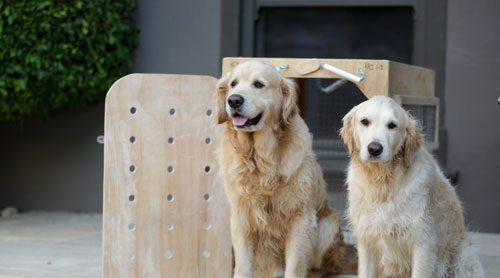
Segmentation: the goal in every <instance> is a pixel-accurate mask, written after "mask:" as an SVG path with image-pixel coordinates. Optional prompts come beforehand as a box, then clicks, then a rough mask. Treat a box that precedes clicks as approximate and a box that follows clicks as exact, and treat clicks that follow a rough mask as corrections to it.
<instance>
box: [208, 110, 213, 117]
mask: <svg viewBox="0 0 500 278" xmlns="http://www.w3.org/2000/svg"><path fill="white" fill-rule="evenodd" d="M207 116H209V117H210V116H212V109H207Z"/></svg>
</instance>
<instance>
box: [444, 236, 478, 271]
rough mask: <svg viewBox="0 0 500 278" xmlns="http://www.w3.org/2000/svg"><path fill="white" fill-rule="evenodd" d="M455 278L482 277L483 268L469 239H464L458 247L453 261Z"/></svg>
mask: <svg viewBox="0 0 500 278" xmlns="http://www.w3.org/2000/svg"><path fill="white" fill-rule="evenodd" d="M454 274H455V275H454V276H452V277H456V278H483V277H484V270H483V266H482V265H481V262H480V261H479V255H478V254H477V249H476V248H475V247H474V246H473V245H472V243H471V242H470V240H469V239H466V240H465V241H464V242H463V243H462V246H461V248H460V251H459V253H458V255H457V259H456V262H455V273H454Z"/></svg>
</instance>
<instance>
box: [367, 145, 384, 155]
mask: <svg viewBox="0 0 500 278" xmlns="http://www.w3.org/2000/svg"><path fill="white" fill-rule="evenodd" d="M383 150H384V147H382V145H381V144H380V143H377V142H371V143H370V144H368V153H369V154H371V155H373V156H378V155H379V154H381V153H382V151H383Z"/></svg>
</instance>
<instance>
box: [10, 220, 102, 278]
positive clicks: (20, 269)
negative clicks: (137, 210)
mask: <svg viewBox="0 0 500 278" xmlns="http://www.w3.org/2000/svg"><path fill="white" fill-rule="evenodd" d="M101 229H102V215H101V214H77V213H59V212H56V213H54V212H51V213H47V212H29V213H24V214H18V215H15V216H13V217H12V218H7V219H5V218H0V277H2V278H3V277H47V278H49V277H50V278H59V277H60V278H68V277H75V278H76V277H82V278H83V277H85V278H93V277H101V269H102V263H101V254H102V250H101V245H102V233H101Z"/></svg>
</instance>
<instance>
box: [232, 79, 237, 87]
mask: <svg viewBox="0 0 500 278" xmlns="http://www.w3.org/2000/svg"><path fill="white" fill-rule="evenodd" d="M236 85H238V81H236V80H233V82H231V88H234V87H236Z"/></svg>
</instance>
